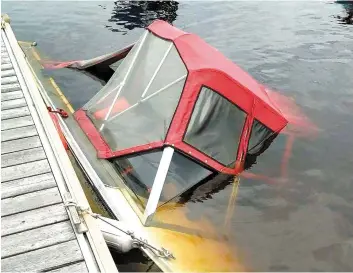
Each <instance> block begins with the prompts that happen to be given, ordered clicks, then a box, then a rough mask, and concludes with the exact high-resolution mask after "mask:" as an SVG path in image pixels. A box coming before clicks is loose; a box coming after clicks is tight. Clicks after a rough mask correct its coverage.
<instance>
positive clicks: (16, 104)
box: [1, 93, 27, 110]
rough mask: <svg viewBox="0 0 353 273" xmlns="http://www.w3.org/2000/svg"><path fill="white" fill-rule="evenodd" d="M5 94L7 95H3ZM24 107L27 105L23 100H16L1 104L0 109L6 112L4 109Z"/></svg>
mask: <svg viewBox="0 0 353 273" xmlns="http://www.w3.org/2000/svg"><path fill="white" fill-rule="evenodd" d="M5 94H7V93H5ZM26 105H27V103H26V100H25V99H24V98H21V99H16V100H8V101H2V102H1V109H2V110H6V109H12V108H17V107H22V106H26Z"/></svg>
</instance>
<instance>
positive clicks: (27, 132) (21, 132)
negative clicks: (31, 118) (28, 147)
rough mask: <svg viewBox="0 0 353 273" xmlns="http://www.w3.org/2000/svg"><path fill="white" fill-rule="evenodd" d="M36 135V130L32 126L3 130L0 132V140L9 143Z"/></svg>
mask: <svg viewBox="0 0 353 273" xmlns="http://www.w3.org/2000/svg"><path fill="white" fill-rule="evenodd" d="M35 135H38V132H37V129H36V127H35V126H34V125H30V126H25V127H20V128H15V129H10V130H5V131H2V132H1V140H2V141H9V140H14V139H19V138H24V137H30V136H35Z"/></svg>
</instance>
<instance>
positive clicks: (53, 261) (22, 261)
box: [1, 240, 83, 272]
mask: <svg viewBox="0 0 353 273" xmlns="http://www.w3.org/2000/svg"><path fill="white" fill-rule="evenodd" d="M82 260H83V257H82V253H81V250H80V247H79V245H78V243H77V241H76V240H73V241H69V242H65V243H62V244H58V245H54V246H50V247H46V248H42V249H38V250H35V251H31V252H27V253H24V254H20V255H16V256H13V257H10V258H6V259H2V261H1V271H2V272H6V271H7V272H8V271H11V272H25V271H43V270H46V269H50V268H53V267H57V266H60V265H63V264H67V263H73V262H78V261H82Z"/></svg>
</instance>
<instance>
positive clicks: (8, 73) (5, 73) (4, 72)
mask: <svg viewBox="0 0 353 273" xmlns="http://www.w3.org/2000/svg"><path fill="white" fill-rule="evenodd" d="M7 65H9V64H7ZM1 68H2V66H1ZM11 76H16V73H15V70H13V69H9V70H1V78H5V77H11Z"/></svg>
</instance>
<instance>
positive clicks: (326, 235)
mask: <svg viewBox="0 0 353 273" xmlns="http://www.w3.org/2000/svg"><path fill="white" fill-rule="evenodd" d="M2 12H7V13H9V15H10V16H11V19H12V26H13V28H14V31H15V34H16V36H17V37H18V39H20V40H29V41H33V40H34V41H36V42H37V43H38V49H39V51H40V52H41V53H42V54H43V55H44V56H46V57H47V58H49V59H53V60H72V59H73V60H75V59H86V58H92V57H94V56H97V55H101V54H104V53H107V52H110V51H114V50H116V49H118V48H121V47H123V46H125V45H128V44H130V43H131V42H134V41H135V40H136V39H137V37H139V35H140V34H141V33H142V31H143V29H142V28H143V27H145V26H146V25H147V24H148V23H149V22H150V21H151V20H152V19H154V18H157V17H158V18H164V19H167V20H169V21H173V24H174V25H176V26H177V27H179V28H182V29H184V30H186V31H189V32H194V33H196V34H198V35H199V36H201V37H202V38H204V39H205V40H206V41H207V42H209V43H210V44H212V45H213V46H215V47H216V48H218V49H219V50H220V51H221V52H223V53H224V54H225V55H226V56H227V57H229V58H230V59H231V60H233V61H234V62H236V63H237V64H238V65H240V66H241V67H242V68H243V69H245V70H247V71H248V72H249V73H250V74H251V75H252V76H253V77H255V78H256V79H257V80H258V81H260V82H262V83H264V84H266V85H268V86H270V87H272V88H275V89H278V90H281V92H282V93H283V94H286V95H288V96H291V97H293V98H295V100H296V102H297V103H298V104H299V105H300V106H301V108H302V109H303V112H304V113H305V114H306V115H307V116H308V117H309V118H310V119H311V120H312V121H313V122H314V123H315V124H316V125H317V126H318V127H319V128H320V132H319V135H318V136H317V138H315V139H296V140H295V143H294V147H293V151H292V154H291V157H290V161H289V169H288V178H287V179H281V177H280V170H279V164H280V162H281V159H282V155H283V152H284V146H285V138H284V137H279V138H278V139H276V141H275V142H274V143H273V144H272V146H271V147H270V149H269V150H268V151H267V152H266V153H265V154H264V155H263V156H261V157H260V158H258V162H257V164H256V165H255V166H253V168H252V169H251V171H252V172H254V173H258V174H262V175H266V176H270V177H273V178H275V181H274V183H271V184H269V183H267V182H265V181H261V180H251V179H244V178H243V179H241V182H240V188H239V192H238V197H237V200H236V206H235V208H234V211H233V213H232V218H231V224H230V233H229V234H228V240H229V243H230V244H231V245H232V246H233V247H234V249H236V251H237V253H238V254H239V255H240V257H241V260H242V261H243V262H244V264H245V265H246V266H247V267H248V268H250V269H252V270H261V271H316V270H325V271H338V270H339V271H342V270H345V271H353V258H352V257H353V25H352V24H353V19H352V16H353V4H349V3H334V2H321V1H320V2H317V1H298V2H287V1H284V2H279V1H273V2H267V1H265V2H252V1H251V2H235V1H234V2H210V1H208V2H198V1H195V2H179V3H162V4H161V3H159V4H158V3H148V2H130V3H128V2H116V3H114V2H2ZM54 77H55V79H56V81H57V83H58V85H59V86H60V87H61V89H62V90H63V91H64V93H65V94H66V95H67V97H68V98H69V100H71V101H72V103H73V105H74V107H75V108H78V107H80V106H82V105H83V104H84V103H85V102H86V101H87V100H88V99H89V98H91V97H92V96H93V94H95V93H96V92H97V91H98V90H99V88H100V84H99V83H98V82H94V81H92V79H90V78H88V77H87V76H85V75H82V74H80V73H77V72H72V71H69V70H59V71H55V73H54ZM232 187H233V185H232V184H229V185H226V186H225V187H224V188H223V189H221V190H219V191H216V192H215V193H211V194H208V195H207V197H208V198H201V199H199V200H198V201H197V202H189V203H187V206H188V208H189V209H192V210H193V212H194V213H195V214H196V215H198V216H200V215H202V216H205V217H208V218H209V219H211V221H212V222H213V223H214V224H216V225H217V226H218V227H221V226H223V225H224V219H225V214H226V211H227V207H228V200H229V196H230V194H231V191H232ZM215 258H217V257H215ZM126 270H127V269H126Z"/></svg>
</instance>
